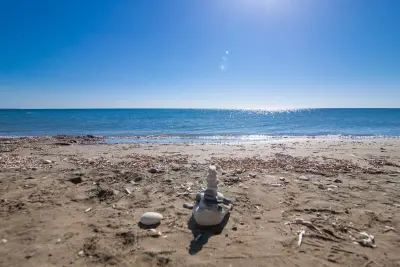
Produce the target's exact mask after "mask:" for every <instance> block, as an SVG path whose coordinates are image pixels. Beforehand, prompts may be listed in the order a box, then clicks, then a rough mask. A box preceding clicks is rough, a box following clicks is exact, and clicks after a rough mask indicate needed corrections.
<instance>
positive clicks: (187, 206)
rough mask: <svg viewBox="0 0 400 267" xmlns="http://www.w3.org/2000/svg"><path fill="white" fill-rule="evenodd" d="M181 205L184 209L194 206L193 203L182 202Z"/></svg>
mask: <svg viewBox="0 0 400 267" xmlns="http://www.w3.org/2000/svg"><path fill="white" fill-rule="evenodd" d="M183 207H184V208H185V209H189V210H192V209H193V207H194V204H189V203H184V204H183Z"/></svg>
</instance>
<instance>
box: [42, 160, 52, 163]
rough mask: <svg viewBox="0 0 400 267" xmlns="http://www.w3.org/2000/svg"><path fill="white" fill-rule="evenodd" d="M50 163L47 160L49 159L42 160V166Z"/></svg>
mask: <svg viewBox="0 0 400 267" xmlns="http://www.w3.org/2000/svg"><path fill="white" fill-rule="evenodd" d="M51 162H52V161H51V160H49V159H45V160H43V163H44V164H51Z"/></svg>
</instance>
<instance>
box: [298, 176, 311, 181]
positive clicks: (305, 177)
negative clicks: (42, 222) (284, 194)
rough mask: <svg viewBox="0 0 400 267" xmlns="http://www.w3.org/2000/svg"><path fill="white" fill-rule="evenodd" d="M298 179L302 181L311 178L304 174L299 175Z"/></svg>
mask: <svg viewBox="0 0 400 267" xmlns="http://www.w3.org/2000/svg"><path fill="white" fill-rule="evenodd" d="M297 179H298V180H301V181H310V178H309V177H307V176H305V175H302V176H300V177H298V178H297Z"/></svg>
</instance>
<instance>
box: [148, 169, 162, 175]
mask: <svg viewBox="0 0 400 267" xmlns="http://www.w3.org/2000/svg"><path fill="white" fill-rule="evenodd" d="M148 172H149V173H153V174H154V173H162V172H163V170H161V169H157V168H150V169H149V170H148Z"/></svg>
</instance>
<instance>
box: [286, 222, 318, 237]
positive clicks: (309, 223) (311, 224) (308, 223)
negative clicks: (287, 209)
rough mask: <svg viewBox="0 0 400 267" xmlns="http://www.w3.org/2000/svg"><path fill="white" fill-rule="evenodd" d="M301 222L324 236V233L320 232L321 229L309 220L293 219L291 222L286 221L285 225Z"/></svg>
mask: <svg viewBox="0 0 400 267" xmlns="http://www.w3.org/2000/svg"><path fill="white" fill-rule="evenodd" d="M292 223H293V224H301V225H304V226H307V227H308V228H309V229H310V230H312V231H315V232H318V233H319V234H320V235H322V236H324V234H323V233H322V232H321V230H319V229H318V227H316V226H315V225H314V224H313V223H312V222H310V221H305V220H303V219H301V218H298V219H295V220H294V221H292V222H286V223H285V225H290V224H292Z"/></svg>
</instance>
